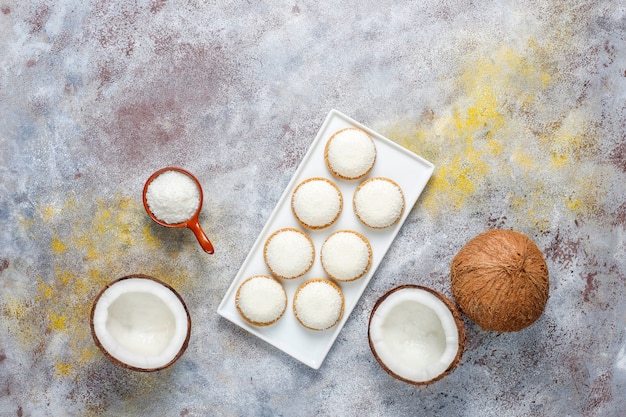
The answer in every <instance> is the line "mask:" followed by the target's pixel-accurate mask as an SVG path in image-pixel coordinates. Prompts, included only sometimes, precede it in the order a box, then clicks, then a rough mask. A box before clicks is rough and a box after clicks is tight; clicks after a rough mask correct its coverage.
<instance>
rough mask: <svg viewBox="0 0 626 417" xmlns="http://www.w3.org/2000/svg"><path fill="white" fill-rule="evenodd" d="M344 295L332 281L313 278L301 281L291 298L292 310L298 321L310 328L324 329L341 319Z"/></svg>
mask: <svg viewBox="0 0 626 417" xmlns="http://www.w3.org/2000/svg"><path fill="white" fill-rule="evenodd" d="M343 309H344V297H343V292H341V288H339V286H337V284H335V283H334V282H332V281H330V280H327V279H322V278H314V279H310V280H308V281H305V282H303V283H302V284H301V285H300V286H299V287H298V289H297V290H296V294H295V295H294V298H293V312H294V314H295V316H296V319H297V320H298V322H299V323H300V324H301V325H302V326H304V327H306V328H307V329H311V330H326V329H330V328H331V327H333V326H335V325H336V324H337V323H339V320H341V317H342V316H343Z"/></svg>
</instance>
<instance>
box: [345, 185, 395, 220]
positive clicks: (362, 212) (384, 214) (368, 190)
mask: <svg viewBox="0 0 626 417" xmlns="http://www.w3.org/2000/svg"><path fill="white" fill-rule="evenodd" d="M352 203H353V206H354V212H355V214H356V215H357V217H358V218H359V220H360V221H361V222H362V223H363V224H365V225H366V226H369V227H372V228H374V229H384V228H386V227H390V226H393V225H394V224H396V223H397V222H398V220H400V217H401V216H402V213H403V212H404V194H403V193H402V189H401V188H400V186H399V185H398V184H396V183H395V182H394V181H393V180H391V179H389V178H384V177H373V178H370V179H367V180H365V181H363V182H362V183H361V184H360V185H359V186H358V187H357V189H356V191H355V192H354V197H353V200H352Z"/></svg>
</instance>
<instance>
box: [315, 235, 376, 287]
mask: <svg viewBox="0 0 626 417" xmlns="http://www.w3.org/2000/svg"><path fill="white" fill-rule="evenodd" d="M371 254H372V248H371V246H370V244H369V242H368V241H367V238H366V237H365V236H363V235H361V234H360V233H357V232H354V231H351V230H340V231H338V232H335V233H333V234H332V235H330V236H329V237H328V238H327V239H326V241H325V242H324V244H323V245H322V249H321V251H320V259H321V261H322V267H323V268H324V271H326V273H327V274H328V275H329V276H330V277H331V278H333V279H336V280H338V281H353V280H356V279H358V278H361V277H362V276H363V275H365V273H366V272H367V270H368V269H369V267H370V263H371Z"/></svg>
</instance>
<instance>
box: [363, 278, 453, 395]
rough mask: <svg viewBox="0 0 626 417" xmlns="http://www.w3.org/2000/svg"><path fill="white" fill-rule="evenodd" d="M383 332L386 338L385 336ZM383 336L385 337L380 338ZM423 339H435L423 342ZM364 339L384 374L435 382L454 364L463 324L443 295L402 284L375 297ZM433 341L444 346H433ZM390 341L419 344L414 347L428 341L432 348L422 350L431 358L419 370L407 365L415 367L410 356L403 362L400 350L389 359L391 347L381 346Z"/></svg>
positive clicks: (416, 381)
mask: <svg viewBox="0 0 626 417" xmlns="http://www.w3.org/2000/svg"><path fill="white" fill-rule="evenodd" d="M405 303H408V304H405ZM410 303H415V304H417V305H416V306H412V305H411V304H410ZM435 317H436V318H435ZM437 319H438V320H437ZM437 326H440V327H441V328H440V329H438V328H437ZM383 327H386V330H385V329H383ZM394 328H395V329H396V330H394ZM433 330H434V332H433ZM385 332H386V333H387V336H384V334H385ZM439 333H441V334H439ZM385 338H388V339H389V340H386V341H382V342H381V340H382V339H385ZM394 338H397V340H396V341H395V342H394V341H392V339H394ZM428 338H432V339H434V340H432V341H428V340H427V339H428ZM368 339H369V345H370V349H371V350H372V353H373V355H374V357H375V358H376V360H377V361H378V363H379V364H380V366H381V367H382V368H383V369H384V370H385V372H387V374H389V375H390V376H392V377H393V378H396V379H398V380H400V381H403V382H406V383H408V384H411V385H418V386H421V385H428V384H432V383H433V382H436V381H438V380H440V379H441V378H443V377H445V376H446V375H448V374H450V373H451V372H452V371H453V370H454V369H455V368H456V367H457V366H458V365H459V363H460V361H461V357H462V356H463V350H464V348H465V327H464V325H463V319H462V317H461V314H460V313H459V311H458V310H457V308H456V306H455V305H454V303H453V302H452V301H451V300H450V299H449V298H448V297H446V296H445V295H443V294H441V293H440V292H438V291H435V290H433V289H431V288H428V287H424V286H420V285H409V284H407V285H401V286H399V287H396V288H394V289H392V290H390V291H388V292H387V293H386V294H385V295H383V296H382V297H381V298H380V299H378V301H377V302H376V304H375V305H374V308H373V309H372V313H371V315H370V320H369V326H368ZM425 339H426V340H425ZM437 343H438V344H440V345H441V344H444V345H445V346H443V347H442V346H439V347H436V344H437ZM393 344H396V345H398V346H400V345H404V346H418V347H417V348H416V349H418V350H419V349H423V346H424V345H432V346H434V348H427V349H428V350H429V351H430V352H429V355H426V356H428V357H430V360H431V361H432V362H431V363H427V364H426V366H424V369H423V370H420V369H410V368H411V367H413V368H415V367H416V366H417V365H416V364H411V363H410V362H411V361H410V360H409V361H406V362H403V361H402V359H399V357H400V356H404V355H403V354H400V355H398V357H394V356H395V355H394V354H393V351H394V349H393V348H391V349H390V348H389V347H387V346H383V345H393ZM402 349H404V348H402ZM396 351H397V350H396ZM406 353H407V354H408V355H406V356H407V357H410V358H415V357H416V355H415V354H416V353H418V355H417V356H422V355H419V353H420V352H418V351H411V352H406ZM419 366H422V365H421V364H420V365H419Z"/></svg>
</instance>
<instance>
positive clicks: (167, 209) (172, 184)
mask: <svg viewBox="0 0 626 417" xmlns="http://www.w3.org/2000/svg"><path fill="white" fill-rule="evenodd" d="M146 202H147V203H148V208H149V209H150V211H151V212H152V214H153V215H154V217H156V218H157V219H159V220H160V221H162V222H165V223H167V224H178V223H182V222H185V221H187V220H189V219H190V218H191V216H193V215H194V214H195V212H196V211H197V210H198V207H199V206H200V190H199V189H198V185H197V184H196V182H195V181H194V180H193V179H191V178H190V177H189V176H188V175H185V174H183V173H182V172H178V171H174V170H169V171H165V172H163V173H162V174H160V175H158V176H157V177H156V178H155V179H153V180H152V181H151V182H150V184H148V189H147V191H146Z"/></svg>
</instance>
